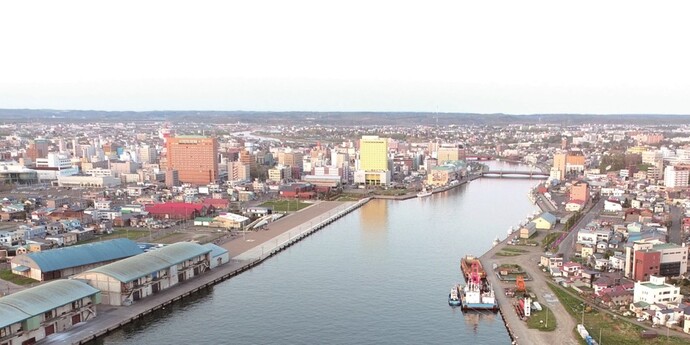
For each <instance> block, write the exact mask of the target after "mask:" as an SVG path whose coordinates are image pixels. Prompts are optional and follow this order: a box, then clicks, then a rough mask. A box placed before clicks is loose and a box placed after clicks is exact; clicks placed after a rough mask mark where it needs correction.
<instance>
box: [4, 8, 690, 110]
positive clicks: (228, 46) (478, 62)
mask: <svg viewBox="0 0 690 345" xmlns="http://www.w3.org/2000/svg"><path fill="white" fill-rule="evenodd" d="M689 10H690V3H689V2H688V1H663V2H657V1H601V0H597V1H556V0H548V1H529V0H523V1H515V0H509V1H484V0H480V1H477V0H474V1H459V0H455V1H430V0H425V1H375V0H368V1H357V0H347V1H327V0H321V1H301V0H289V1H286V0H278V1H268V0H266V1H262V0H245V1H186V2H178V1H149V0H145V1H142V0H137V1H123V0H118V1H110V2H106V1H93V0H90V1H54V0H52V1H4V2H2V4H0V47H2V49H1V50H0V108H56V109H103V110H192V109H194V110H314V111H356V110H371V111H429V112H435V111H440V112H478V113H497V112H502V113H512V114H524V113H659V114H661V113H667V114H668V113H675V114H678V113H682V114H690V53H689V51H690V20H688V13H690V11H689Z"/></svg>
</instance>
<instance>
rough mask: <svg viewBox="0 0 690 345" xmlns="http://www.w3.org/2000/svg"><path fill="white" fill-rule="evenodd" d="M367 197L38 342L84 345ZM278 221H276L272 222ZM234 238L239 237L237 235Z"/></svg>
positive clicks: (269, 253)
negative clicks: (140, 298)
mask: <svg viewBox="0 0 690 345" xmlns="http://www.w3.org/2000/svg"><path fill="white" fill-rule="evenodd" d="M370 199H371V198H366V199H362V200H360V201H358V202H355V203H344V204H343V205H341V206H339V207H336V208H334V209H331V210H329V211H327V212H326V213H324V214H322V215H320V216H317V217H315V218H311V219H305V220H304V222H303V223H302V224H301V225H299V226H296V227H293V228H291V229H289V230H288V231H287V232H283V233H281V234H280V235H278V236H276V237H275V238H272V239H271V240H268V241H265V242H264V243H260V244H257V245H255V246H253V248H251V249H249V250H247V251H245V252H242V253H240V254H239V255H237V256H235V257H232V259H231V260H230V262H229V263H227V264H225V265H223V266H219V267H217V268H214V269H212V270H210V271H207V272H205V273H203V274H201V275H199V276H197V277H195V278H193V279H190V280H187V281H184V282H182V283H180V284H178V285H176V286H174V287H172V288H170V289H166V290H163V291H160V292H158V293H156V294H154V295H152V296H149V297H147V298H145V299H142V300H139V301H137V302H136V303H134V304H132V305H131V306H126V307H115V306H108V305H99V306H98V307H97V316H96V317H95V318H94V319H92V320H88V321H87V322H83V323H81V324H78V325H76V326H74V327H72V328H71V329H69V330H67V331H65V332H60V333H55V334H53V335H51V336H50V337H47V338H46V339H45V340H43V341H41V343H42V344H84V343H87V342H89V341H92V340H94V339H96V338H98V337H101V336H103V335H106V334H108V333H110V332H112V331H115V330H117V329H118V328H120V327H122V326H124V325H126V324H128V323H130V322H132V321H135V320H138V319H140V318H142V317H144V316H146V315H148V314H151V313H153V312H155V311H158V310H163V309H165V308H166V307H167V306H169V305H170V304H172V303H174V302H175V301H178V300H181V299H184V298H186V297H189V296H191V295H193V294H196V293H198V292H202V291H208V290H209V289H212V287H213V286H214V285H216V284H218V283H221V282H223V281H225V280H227V279H230V278H232V277H234V276H236V275H238V274H241V273H242V272H245V271H247V270H250V269H252V268H253V267H255V266H257V265H259V264H261V263H262V262H263V261H265V260H268V259H269V258H271V257H273V256H274V255H276V254H278V253H280V252H281V251H283V250H285V249H287V248H288V247H290V246H292V245H293V244H295V243H297V242H299V241H301V240H303V239H304V238H306V237H308V236H309V235H311V234H313V233H315V232H316V231H319V230H321V229H323V228H324V227H326V226H327V225H329V224H331V223H333V222H334V221H336V220H338V219H340V218H342V217H344V216H345V215H347V214H348V213H350V212H352V211H354V210H356V209H358V208H359V207H361V206H362V205H364V204H366V203H367V202H368V201H369V200H370ZM305 210H306V209H305ZM298 213H299V212H298ZM296 214H297V213H296ZM289 218H290V217H285V218H284V219H289ZM281 220H282V219H281ZM278 222H279V221H277V222H276V223H278ZM293 231H294V232H293ZM236 240H241V239H240V238H238V239H236Z"/></svg>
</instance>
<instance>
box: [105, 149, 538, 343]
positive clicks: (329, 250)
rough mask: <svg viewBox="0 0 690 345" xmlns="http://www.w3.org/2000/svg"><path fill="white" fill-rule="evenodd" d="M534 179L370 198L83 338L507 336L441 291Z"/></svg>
mask: <svg viewBox="0 0 690 345" xmlns="http://www.w3.org/2000/svg"><path fill="white" fill-rule="evenodd" d="M491 167H492V169H501V168H512V167H513V166H508V165H506V163H500V162H493V163H492V164H491ZM522 168H523V169H522V170H524V166H523V167H522ZM537 182H538V181H536V180H528V179H495V178H494V179H489V178H485V179H479V180H475V181H473V182H471V183H469V184H466V185H463V186H460V187H458V188H455V189H453V190H450V191H447V192H444V193H441V194H435V195H433V196H431V197H428V198H423V199H410V200H405V201H384V200H372V201H371V202H369V203H368V204H366V205H364V206H363V207H362V208H360V209H358V210H356V211H354V212H352V213H351V214H349V215H347V216H345V217H343V218H342V219H340V220H338V221H337V222H335V223H333V224H332V225H330V226H328V227H327V228H325V229H323V230H321V231H319V232H317V233H315V234H314V235H312V236H310V237H308V238H307V239H305V240H303V241H301V242H299V243H297V244H296V245H294V246H292V247H290V248H289V249H287V250H285V251H283V252H281V253H280V254H278V255H277V256H275V257H273V258H271V259H269V260H267V261H266V262H264V263H263V264H261V265H259V266H258V267H256V268H254V269H252V270H250V271H248V272H245V273H243V274H241V275H239V276H237V277H235V278H232V279H230V280H227V281H225V282H223V283H221V284H219V285H216V286H215V287H213V288H211V289H208V290H207V291H205V292H202V293H199V294H196V295H195V296H193V297H192V298H189V299H185V300H183V301H179V302H177V303H174V304H173V305H171V306H170V307H167V308H166V310H163V311H157V312H154V313H152V314H150V315H147V316H146V317H144V318H142V319H140V320H138V321H137V322H134V323H132V324H130V325H127V326H125V327H124V328H122V329H120V330H118V331H116V332H113V333H112V334H109V335H108V336H106V337H104V338H101V339H98V340H97V341H95V342H94V343H97V344H451V343H455V344H509V343H510V339H509V337H508V333H507V331H506V329H505V326H504V324H503V321H502V319H501V317H500V314H493V313H489V312H485V313H468V314H463V313H462V312H461V311H460V310H459V309H453V308H450V307H449V306H448V303H447V298H448V291H449V290H450V287H451V286H452V285H453V284H454V283H456V282H461V281H462V278H461V275H460V269H459V266H460V258H461V257H462V256H463V255H465V254H475V255H481V254H482V253H484V252H485V251H486V250H488V249H489V248H490V247H491V242H492V241H493V239H494V238H496V236H500V237H501V239H503V238H505V237H506V233H507V230H508V229H509V228H510V227H511V226H514V225H517V224H518V223H519V222H520V221H522V220H524V219H525V218H526V217H527V216H528V215H531V214H532V212H534V211H535V210H536V207H535V206H534V205H532V204H530V202H529V200H528V199H527V192H528V190H529V189H530V188H531V187H533V186H535V185H536V183H537Z"/></svg>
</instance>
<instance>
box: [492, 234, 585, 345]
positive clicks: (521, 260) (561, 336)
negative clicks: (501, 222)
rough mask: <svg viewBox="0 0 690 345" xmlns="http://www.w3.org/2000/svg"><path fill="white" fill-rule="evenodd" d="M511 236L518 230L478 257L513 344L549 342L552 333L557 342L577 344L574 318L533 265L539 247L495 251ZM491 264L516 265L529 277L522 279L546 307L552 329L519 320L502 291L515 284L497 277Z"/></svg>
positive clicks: (536, 261)
mask: <svg viewBox="0 0 690 345" xmlns="http://www.w3.org/2000/svg"><path fill="white" fill-rule="evenodd" d="M515 236H518V232H514V233H513V234H512V235H510V236H508V238H506V240H504V241H502V242H501V243H499V244H497V245H496V246H494V247H493V248H491V249H490V250H489V251H488V252H486V253H484V255H482V256H481V257H480V258H479V260H480V261H481V263H482V266H483V267H484V269H485V270H486V273H487V274H486V277H487V280H488V281H489V282H490V283H491V285H492V287H493V288H494V292H495V294H496V299H497V300H498V305H499V308H500V313H501V315H502V316H503V319H504V321H505V324H506V327H507V328H508V332H509V333H510V335H511V338H513V340H514V341H515V344H534V345H551V344H553V342H554V338H555V337H558V340H559V344H569V345H570V344H572V345H577V344H579V342H578V341H577V339H575V337H574V335H573V332H572V330H573V329H574V328H575V322H574V321H573V319H572V318H571V317H570V314H568V312H567V311H566V310H565V308H564V307H563V305H561V304H560V303H559V301H558V299H557V298H555V297H554V296H553V292H552V291H551V290H550V289H549V287H548V283H547V282H546V278H545V277H544V274H543V272H541V270H540V269H539V267H538V266H537V265H538V263H539V257H540V255H541V254H542V248H541V247H540V246H535V247H531V246H520V247H519V248H520V249H523V250H525V252H524V253H522V254H521V255H516V256H499V255H497V254H498V253H499V252H500V251H501V250H502V249H503V248H505V247H506V246H508V242H509V240H511V239H512V238H514V237H515ZM537 240H541V238H537ZM494 264H495V265H497V266H500V265H502V264H517V265H520V267H521V268H522V269H523V270H524V271H525V272H526V273H527V275H529V277H530V278H532V279H531V280H530V281H527V282H526V285H527V289H528V290H529V291H530V292H532V293H534V294H535V295H537V299H538V301H539V303H542V304H543V305H546V306H547V307H548V308H549V309H550V316H552V317H553V318H554V319H555V320H556V329H555V330H554V331H551V332H542V331H540V330H538V329H530V328H528V327H527V323H526V322H525V321H522V320H520V318H519V317H518V315H517V313H516V312H515V309H514V308H513V303H512V301H511V298H509V297H508V296H506V294H505V293H504V289H505V288H515V282H514V281H503V280H501V279H499V278H498V272H496V271H495V270H494V269H493V267H494Z"/></svg>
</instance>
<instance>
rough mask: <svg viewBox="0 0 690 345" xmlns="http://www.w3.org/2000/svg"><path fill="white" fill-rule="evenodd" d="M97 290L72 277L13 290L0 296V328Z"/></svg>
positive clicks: (89, 294) (97, 291)
mask: <svg viewBox="0 0 690 345" xmlns="http://www.w3.org/2000/svg"><path fill="white" fill-rule="evenodd" d="M99 292H100V291H99V290H98V289H96V288H94V287H91V286H90V285H89V284H86V283H84V282H80V281H78V280H72V279H61V280H55V281H52V282H50V283H46V284H43V285H39V286H36V287H33V288H30V289H26V290H23V291H19V292H15V293H13V294H11V295H9V296H5V297H2V298H0V320H1V321H0V328H3V327H6V326H9V325H11V324H13V323H15V322H18V321H22V320H25V319H28V318H30V317H33V316H36V315H41V314H43V313H45V312H47V311H49V310H53V309H55V308H57V307H60V306H63V305H65V304H68V303H72V302H74V301H76V300H79V299H82V298H84V297H87V296H91V295H94V294H97V293H99ZM6 314H7V317H6Z"/></svg>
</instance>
